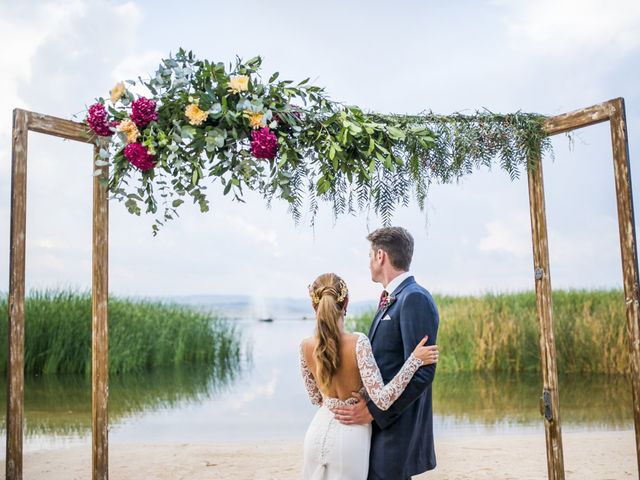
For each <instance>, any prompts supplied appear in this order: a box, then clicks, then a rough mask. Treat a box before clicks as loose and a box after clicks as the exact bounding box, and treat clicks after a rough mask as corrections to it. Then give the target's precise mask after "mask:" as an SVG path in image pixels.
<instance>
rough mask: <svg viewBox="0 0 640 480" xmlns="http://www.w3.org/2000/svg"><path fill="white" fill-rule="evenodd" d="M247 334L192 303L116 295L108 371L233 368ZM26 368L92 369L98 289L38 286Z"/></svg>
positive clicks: (28, 308) (0, 354)
mask: <svg viewBox="0 0 640 480" xmlns="http://www.w3.org/2000/svg"><path fill="white" fill-rule="evenodd" d="M0 312H1V314H2V320H1V321H0V370H2V371H3V372H6V370H7V355H6V352H7V323H8V322H7V318H8V315H7V300H6V295H4V296H3V298H2V300H0ZM240 343H241V339H240V332H239V331H238V330H237V328H236V327H235V326H234V325H233V324H231V323H229V322H226V321H225V320H224V319H221V318H218V317H216V316H215V315H211V314H208V313H203V312H197V311H194V310H192V309H189V308H187V307H183V306H179V305H175V304H165V303H161V302H152V301H138V300H130V299H123V298H115V297H110V298H109V371H110V373H112V374H119V373H134V372H144V371H147V370H149V369H152V368H169V367H176V366H180V365H188V364H211V365H214V366H215V368H218V369H221V370H229V369H230V368H232V367H233V366H234V365H236V364H238V363H239V361H240ZM25 372H26V373H33V374H49V373H82V374H89V373H90V372H91V294H90V293H89V292H76V291H54V290H45V291H35V292H32V293H30V294H29V295H28V296H27V298H26V299H25Z"/></svg>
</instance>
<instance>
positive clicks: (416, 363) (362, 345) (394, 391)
mask: <svg viewBox="0 0 640 480" xmlns="http://www.w3.org/2000/svg"><path fill="white" fill-rule="evenodd" d="M356 360H357V362H358V369H359V370H360V377H361V378H362V384H363V385H364V387H365V389H366V390H367V393H368V394H369V398H371V400H372V401H373V403H375V404H376V407H378V408H379V409H380V410H387V409H388V408H389V407H390V406H391V404H392V403H393V402H395V401H396V400H397V399H398V397H399V396H400V395H401V394H402V392H404V389H405V388H406V386H407V384H408V383H409V381H410V380H411V377H413V374H414V373H416V371H417V370H418V368H420V367H421V366H422V365H423V362H422V360H420V359H419V358H417V357H415V356H414V355H413V354H411V355H409V358H408V359H407V361H406V362H404V365H403V366H402V368H401V369H400V371H399V372H398V373H396V376H395V377H393V379H392V380H391V381H390V382H389V383H387V384H386V385H384V383H383V381H382V375H381V374H380V369H379V368H378V364H377V363H376V359H375V358H374V356H373V351H372V350H371V343H369V338H368V337H367V336H366V335H365V334H363V333H360V338H358V341H357V343H356Z"/></svg>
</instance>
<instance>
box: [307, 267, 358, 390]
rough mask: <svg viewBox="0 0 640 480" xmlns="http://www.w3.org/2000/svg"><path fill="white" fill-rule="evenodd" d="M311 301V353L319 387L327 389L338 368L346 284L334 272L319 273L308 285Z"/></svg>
mask: <svg viewBox="0 0 640 480" xmlns="http://www.w3.org/2000/svg"><path fill="white" fill-rule="evenodd" d="M309 295H310V296H311V303H312V305H313V308H314V309H315V311H316V320H317V324H316V338H317V339H318V345H317V346H316V348H315V351H314V352H313V355H314V358H315V359H316V365H317V367H316V377H317V380H318V383H319V386H320V388H321V389H323V390H325V391H326V390H328V388H329V385H330V384H331V379H332V378H333V375H335V373H336V372H337V371H338V368H339V367H340V351H339V346H340V326H339V321H340V318H341V317H342V312H343V310H344V306H345V305H346V303H347V301H348V299H349V291H348V290H347V284H346V283H345V282H344V280H342V279H341V278H340V277H339V276H338V275H336V274H335V273H323V274H322V275H320V276H319V277H318V278H316V279H315V281H314V282H313V283H312V284H311V285H310V286H309Z"/></svg>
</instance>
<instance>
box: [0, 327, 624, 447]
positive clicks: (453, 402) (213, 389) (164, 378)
mask: <svg viewBox="0 0 640 480" xmlns="http://www.w3.org/2000/svg"><path fill="white" fill-rule="evenodd" d="M238 325H239V328H241V329H242V330H243V338H244V339H245V341H248V343H249V344H250V348H248V349H247V348H245V351H251V352H252V361H248V359H246V358H245V359H244V361H243V364H242V365H241V366H238V367H236V368H226V369H225V368H223V369H220V370H219V371H214V370H213V369H212V368H203V367H198V368H196V367H187V368H183V369H176V370H172V371H165V372H162V371H156V372H149V373H146V374H144V375H128V376H124V377H116V376H113V377H112V378H111V379H110V402H109V424H110V431H109V441H110V442H116V443H135V442H141V443H148V442H155V443H163V442H171V443H176V442H185V443H186V442H204V443H219V442H236V441H237V442H246V441H253V442H259V441H271V440H274V439H278V440H300V439H301V438H303V436H304V432H305V430H306V428H307V426H308V425H309V421H310V420H311V418H312V417H313V415H314V413H315V409H316V407H314V406H312V405H311V403H310V402H309V400H308V397H307V394H306V391H305V389H304V385H303V382H302V379H301V377H300V371H299V363H298V345H299V342H300V339H302V338H303V337H305V336H307V335H309V334H311V333H312V331H313V326H314V324H313V322H311V321H300V320H286V321H284V320H283V321H280V320H277V319H276V321H274V322H273V323H265V322H256V321H246V322H238ZM559 384H560V403H561V420H562V426H563V431H567V430H584V429H596V428H599V429H627V428H629V429H630V428H633V417H632V415H633V411H632V401H631V386H630V382H629V381H628V379H627V378H625V377H612V376H595V375H591V376H584V375H583V376H561V377H560V379H559ZM433 392H434V428H435V430H436V434H437V435H439V436H443V435H445V436H446V435H460V434H464V433H465V432H473V433H505V432H509V431H517V432H522V431H542V430H543V422H542V418H541V416H540V413H539V397H540V394H541V380H540V377H539V375H521V376H513V375H511V376H508V375H495V374H481V373H473V374H444V373H443V372H440V371H439V372H438V373H437V375H436V380H435V383H434V389H433ZM4 406H6V384H5V381H4V380H3V381H2V383H0V408H3V411H6V410H5V407H4ZM25 418H26V425H25V437H26V441H25V450H36V449H40V448H52V447H57V446H63V445H68V444H69V443H70V442H76V443H78V442H80V443H82V442H84V443H88V442H90V438H91V437H90V432H91V385H90V379H88V378H85V377H74V376H46V377H36V378H33V377H32V378H27V379H26V386H25ZM1 433H2V436H1V437H0V442H3V441H4V438H3V437H4V415H2V432H1ZM3 454H4V452H0V455H3Z"/></svg>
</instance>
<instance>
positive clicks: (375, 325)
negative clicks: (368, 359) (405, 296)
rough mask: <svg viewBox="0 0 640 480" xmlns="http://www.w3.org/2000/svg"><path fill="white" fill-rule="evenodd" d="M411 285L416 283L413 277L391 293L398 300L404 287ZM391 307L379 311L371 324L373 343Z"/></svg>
mask: <svg viewBox="0 0 640 480" xmlns="http://www.w3.org/2000/svg"><path fill="white" fill-rule="evenodd" d="M410 283H415V280H414V279H413V277H408V278H406V279H405V280H404V281H403V282H402V283H401V284H400V285H398V286H397V287H396V289H395V290H394V291H393V292H391V296H393V297H395V298H396V300H397V297H398V295H399V294H400V292H401V291H402V290H403V289H404V287H406V286H407V285H409V284H410ZM393 303H395V302H393ZM391 305H392V304H391V303H389V304H387V306H386V307H384V308H381V309H378V312H377V313H376V315H375V316H374V317H373V322H371V328H369V341H371V342H372V341H373V337H374V335H375V334H376V331H377V330H378V326H379V325H380V322H381V321H382V319H383V318H384V314H385V313H387V310H389V307H391Z"/></svg>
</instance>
